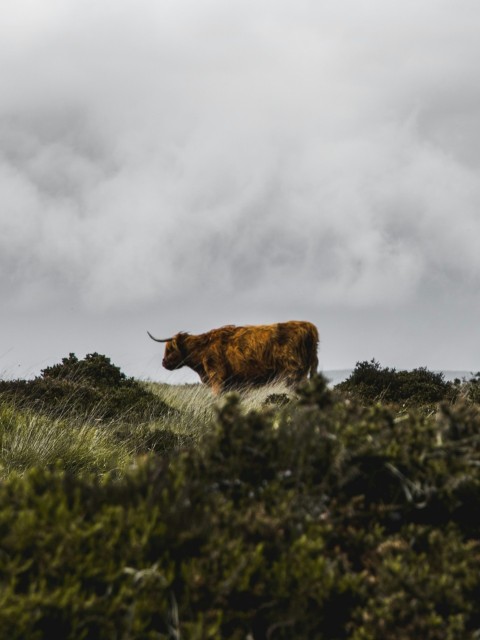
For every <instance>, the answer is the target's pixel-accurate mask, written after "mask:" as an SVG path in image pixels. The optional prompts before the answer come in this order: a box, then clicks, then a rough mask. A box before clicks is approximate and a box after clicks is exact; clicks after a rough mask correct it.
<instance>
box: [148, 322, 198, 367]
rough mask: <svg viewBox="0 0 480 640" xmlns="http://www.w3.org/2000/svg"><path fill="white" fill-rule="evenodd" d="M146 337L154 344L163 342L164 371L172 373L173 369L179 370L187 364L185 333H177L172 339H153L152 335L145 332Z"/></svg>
mask: <svg viewBox="0 0 480 640" xmlns="http://www.w3.org/2000/svg"><path fill="white" fill-rule="evenodd" d="M147 333H148V335H149V336H150V338H151V339H152V340H155V342H165V343H166V344H165V353H164V354H163V360H162V365H163V366H164V367H165V369H168V370H169V371H173V370H174V369H180V368H181V367H184V366H185V365H186V364H187V358H188V353H187V350H186V347H185V338H186V336H187V334H186V333H183V332H181V333H177V334H176V335H174V336H173V338H154V337H153V336H152V334H151V333H150V332H149V331H147Z"/></svg>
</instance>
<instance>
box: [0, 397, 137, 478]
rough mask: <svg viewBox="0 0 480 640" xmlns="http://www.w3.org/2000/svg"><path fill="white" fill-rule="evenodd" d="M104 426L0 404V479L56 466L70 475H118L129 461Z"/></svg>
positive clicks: (128, 453) (122, 445)
mask: <svg viewBox="0 0 480 640" xmlns="http://www.w3.org/2000/svg"><path fill="white" fill-rule="evenodd" d="M131 453H132V448H131V446H130V444H129V443H128V441H126V442H119V441H118V440H117V439H116V438H115V437H114V434H113V432H112V431H111V430H110V429H108V428H106V427H105V425H101V424H95V423H94V422H88V421H85V422H83V423H76V422H72V421H70V422H69V421H67V420H62V419H60V418H51V417H49V416H48V415H42V414H37V413H34V412H33V411H28V410H19V409H18V408H16V407H15V406H12V405H10V404H1V403H0V475H1V476H3V477H5V476H7V475H8V474H9V473H11V472H12V471H17V472H20V473H23V472H24V471H26V470H27V469H29V468H31V467H41V468H46V467H53V466H56V465H60V466H61V467H62V468H64V469H65V470H68V471H72V472H80V471H92V472H96V473H99V474H102V473H106V472H108V471H114V470H118V471H121V470H123V469H125V468H126V466H127V465H128V463H129V461H130V459H131Z"/></svg>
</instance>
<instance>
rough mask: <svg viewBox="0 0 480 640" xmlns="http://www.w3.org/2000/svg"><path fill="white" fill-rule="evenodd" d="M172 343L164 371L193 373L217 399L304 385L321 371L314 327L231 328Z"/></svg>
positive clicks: (296, 324)
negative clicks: (275, 384) (231, 392)
mask: <svg viewBox="0 0 480 640" xmlns="http://www.w3.org/2000/svg"><path fill="white" fill-rule="evenodd" d="M147 333H148V335H149V336H150V338H152V340H155V341H156V342H166V346H165V355H164V357H163V363H162V364H163V366H164V367H165V369H168V370H169V371H172V370H174V369H180V368H181V367H184V366H187V367H190V369H193V371H195V372H196V373H198V375H199V376H200V379H201V380H202V382H204V383H205V384H208V385H209V386H210V388H211V389H212V391H213V392H214V393H220V392H222V391H225V390H226V389H231V388H238V387H243V386H258V385H262V384H266V383H267V382H272V381H274V380H283V381H285V382H286V383H287V384H289V385H295V384H298V383H299V382H300V381H301V380H304V379H306V378H307V376H308V375H309V374H310V375H313V374H314V373H315V372H316V370H317V366H318V358H317V347H318V339H319V338H318V331H317V328H316V327H315V325H313V324H312V323H311V322H301V321H298V320H292V321H290V322H279V323H277V324H263V325H257V326H245V327H236V326H234V325H227V326H225V327H220V328H219V329H213V330H212V331H208V332H207V333H201V334H200V335H190V334H189V333H184V332H180V333H177V334H176V335H175V336H173V337H172V338H166V339H159V338H154V337H153V336H152V334H151V333H150V332H148V331H147Z"/></svg>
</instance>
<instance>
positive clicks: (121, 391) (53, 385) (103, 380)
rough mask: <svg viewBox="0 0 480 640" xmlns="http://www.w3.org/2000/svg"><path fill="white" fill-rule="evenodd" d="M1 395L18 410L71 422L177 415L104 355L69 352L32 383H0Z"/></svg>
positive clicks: (142, 419) (30, 381)
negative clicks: (77, 420) (81, 356)
mask: <svg viewBox="0 0 480 640" xmlns="http://www.w3.org/2000/svg"><path fill="white" fill-rule="evenodd" d="M0 396H2V397H3V398H4V399H8V400H10V401H13V402H14V403H15V404H16V405H17V406H20V407H27V408H31V409H35V410H36V411H41V412H43V413H46V414H48V415H49V416H52V417H57V418H58V417H69V418H70V419H74V418H80V419H81V421H84V420H85V417H94V418H95V419H96V420H103V421H111V420H114V419H118V418H122V420H123V421H128V422H138V421H148V420H151V419H152V418H155V417H156V418H158V417H161V416H164V415H166V414H168V413H171V412H173V409H171V408H170V407H169V406H168V405H167V404H166V403H165V402H164V401H163V400H162V399H161V398H159V397H158V396H157V395H155V394H153V393H151V392H150V391H149V390H147V389H146V388H145V387H144V386H143V385H142V384H140V383H139V382H137V381H136V380H134V379H133V378H127V377H126V376H125V374H124V373H122V372H121V371H120V369H119V368H118V367H117V366H115V365H113V364H112V363H111V362H110V359H109V358H107V357H106V356H103V355H100V354H98V353H92V354H88V355H87V356H86V357H85V358H84V359H83V360H78V358H77V357H76V356H75V354H73V353H71V354H70V355H69V357H68V358H63V360H62V363H61V364H56V365H53V366H52V367H47V368H46V369H44V370H43V371H42V375H41V376H38V377H36V378H35V379H33V380H13V381H9V380H2V381H0Z"/></svg>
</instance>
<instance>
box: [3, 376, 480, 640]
mask: <svg viewBox="0 0 480 640" xmlns="http://www.w3.org/2000/svg"><path fill="white" fill-rule="evenodd" d="M298 395H299V397H298V400H297V401H296V402H289V403H288V404H286V405H284V406H283V407H280V408H279V407H278V406H276V405H267V406H265V407H263V408H261V409H259V410H256V411H248V410H246V409H245V407H244V405H243V404H242V402H241V400H240V398H239V396H237V395H227V396H226V397H224V398H223V399H222V401H221V403H220V406H219V408H218V415H217V421H216V426H215V428H214V429H213V430H209V431H208V432H207V433H206V435H205V436H204V437H203V438H202V439H201V440H199V441H197V444H196V446H192V447H186V448H183V449H182V450H177V451H176V452H175V453H172V454H170V455H169V456H168V457H166V456H163V457H159V456H147V457H146V458H145V460H144V462H143V463H141V464H140V463H138V464H136V465H134V466H133V467H132V468H131V469H130V470H128V471H126V472H125V473H124V474H122V475H120V476H119V475H118V474H116V475H115V476H113V475H106V476H102V477H101V478H100V477H99V475H98V474H91V473H88V474H78V473H75V474H72V473H67V472H65V470H63V469H61V468H52V469H45V468H44V469H40V468H37V469H31V470H30V471H28V472H27V473H25V474H24V475H23V476H18V475H15V474H11V476H10V477H9V478H8V479H7V480H5V481H4V482H3V483H1V484H0V575H1V576H2V590H1V591H0V628H1V629H2V631H3V633H4V635H5V637H9V638H12V639H15V638H27V637H28V638H34V639H37V638H38V639H40V638H50V637H53V636H55V635H58V636H60V637H62V638H65V639H68V638H75V639H76V638H113V637H120V638H165V639H166V638H173V637H185V638H225V639H227V640H228V639H232V640H236V639H240V638H242V639H244V638H246V637H251V638H255V639H256V640H257V639H264V638H273V639H285V640H286V639H291V638H295V639H299V640H302V639H311V638H318V639H319V640H342V639H347V638H351V639H353V640H367V639H368V640H372V639H377V638H378V639H383V638H389V639H390V638H392V639H398V640H406V639H407V638H417V637H418V638H422V640H424V639H425V640H440V638H447V639H448V640H475V638H478V629H479V628H480V604H479V603H480V598H479V596H480V547H479V545H480V515H479V514H480V476H479V471H478V469H479V463H480V436H479V435H478V434H479V433H480V416H479V411H478V408H477V407H475V406H473V405H471V404H469V405H468V404H465V405H464V404H460V403H456V404H455V405H453V406H452V405H447V404H444V405H442V407H441V411H440V413H439V414H438V415H437V416H429V415H426V414H424V413H419V412H416V411H415V410H411V411H409V412H406V413H404V414H403V415H401V416H399V415H398V413H397V412H396V410H395V409H390V408H388V407H385V406H381V405H379V404H378V403H376V404H373V405H369V406H368V405H366V404H365V402H364V401H363V400H362V401H361V402H357V401H356V400H355V399H350V401H349V402H345V401H344V400H343V397H342V395H341V394H338V393H337V392H335V391H331V390H329V389H328V388H327V385H326V381H325V380H324V379H323V378H321V377H318V378H315V379H313V380H311V381H309V383H308V384H307V385H305V386H304V387H303V388H302V389H300V390H299V393H298ZM442 634H443V635H442Z"/></svg>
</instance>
